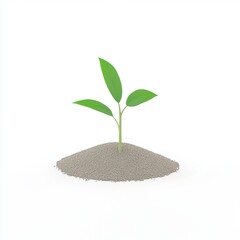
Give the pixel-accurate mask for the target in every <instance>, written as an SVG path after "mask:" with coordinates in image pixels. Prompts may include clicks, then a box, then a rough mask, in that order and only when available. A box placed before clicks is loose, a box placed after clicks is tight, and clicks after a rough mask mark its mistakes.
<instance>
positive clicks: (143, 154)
mask: <svg viewBox="0 0 240 240" xmlns="http://www.w3.org/2000/svg"><path fill="white" fill-rule="evenodd" d="M122 147H123V148H122V153H121V154H119V153H118V148H117V143H116V142H113V143H105V144H101V145H97V146H95V147H92V148H89V149H86V150H83V151H81V152H78V153H75V154H73V155H71V156H68V157H65V158H63V159H61V160H60V161H58V162H57V164H56V166H57V168H58V169H60V170H61V171H62V172H64V173H66V174H67V175H69V176H74V177H79V178H83V179H87V180H89V179H93V180H101V181H114V182H118V181H141V180H144V179H150V178H158V177H163V176H166V175H169V174H170V173H173V172H176V171H177V170H178V169H179V164H178V163H177V162H175V161H172V160H170V159H168V158H166V157H164V156H161V155H159V154H156V153H153V152H151V151H149V150H146V149H144V148H141V147H137V146H135V145H132V144H128V143H123V145H122Z"/></svg>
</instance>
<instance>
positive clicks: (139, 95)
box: [126, 89, 157, 107]
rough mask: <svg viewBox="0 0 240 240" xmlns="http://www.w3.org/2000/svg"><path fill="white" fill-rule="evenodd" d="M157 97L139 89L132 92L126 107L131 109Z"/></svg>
mask: <svg viewBox="0 0 240 240" xmlns="http://www.w3.org/2000/svg"><path fill="white" fill-rule="evenodd" d="M156 96H157V95H156V94H155V93H153V92H150V91H148V90H145V89H138V90H136V91H134V92H132V93H131V94H130V95H129V96H128V98H127V101H126V105H127V106H129V107H134V106H137V105H139V104H141V103H144V102H147V101H148V100H150V99H152V98H154V97H156Z"/></svg>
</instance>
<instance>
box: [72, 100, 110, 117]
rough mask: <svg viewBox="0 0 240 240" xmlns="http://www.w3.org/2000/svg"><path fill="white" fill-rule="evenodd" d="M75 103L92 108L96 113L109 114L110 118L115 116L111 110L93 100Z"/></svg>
mask: <svg viewBox="0 0 240 240" xmlns="http://www.w3.org/2000/svg"><path fill="white" fill-rule="evenodd" d="M74 103H75V104H79V105H82V106H84V107H89V108H92V109H94V110H96V111H99V112H102V113H105V114H107V115H109V116H113V114H112V111H111V110H110V108H109V107H107V106H106V105H105V104H103V103H101V102H99V101H96V100H92V99H84V100H80V101H77V102H74Z"/></svg>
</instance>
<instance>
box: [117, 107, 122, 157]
mask: <svg viewBox="0 0 240 240" xmlns="http://www.w3.org/2000/svg"><path fill="white" fill-rule="evenodd" d="M118 112H119V122H118V152H119V153H121V152H122V112H121V107H120V104H119V103H118Z"/></svg>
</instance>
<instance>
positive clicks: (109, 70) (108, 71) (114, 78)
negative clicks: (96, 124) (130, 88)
mask: <svg viewBox="0 0 240 240" xmlns="http://www.w3.org/2000/svg"><path fill="white" fill-rule="evenodd" d="M99 61H100V66H101V69H102V74H103V77H104V80H105V83H106V85H107V87H108V90H109V91H110V93H111V94H112V96H113V98H114V99H115V100H116V101H117V102H118V103H119V102H120V101H121V98H122V84H121V80H120V78H119V76H118V73H117V71H116V69H115V68H114V67H113V65H112V64H110V63H109V62H107V61H106V60H104V59H102V58H99Z"/></svg>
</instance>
